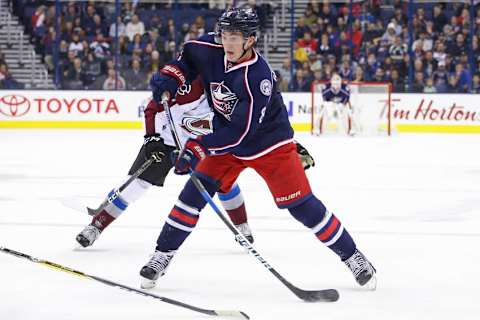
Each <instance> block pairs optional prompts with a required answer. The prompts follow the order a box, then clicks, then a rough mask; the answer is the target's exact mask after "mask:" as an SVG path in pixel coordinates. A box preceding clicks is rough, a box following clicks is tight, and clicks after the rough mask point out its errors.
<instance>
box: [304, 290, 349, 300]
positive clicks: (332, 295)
mask: <svg viewBox="0 0 480 320" xmlns="http://www.w3.org/2000/svg"><path fill="white" fill-rule="evenodd" d="M295 294H296V295H297V297H299V298H300V299H302V300H303V301H306V302H335V301H337V300H338V299H339V298H340V295H339V294H338V291H337V290H335V289H325V290H312V291H310V290H300V289H299V290H297V291H295Z"/></svg>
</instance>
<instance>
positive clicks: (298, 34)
mask: <svg viewBox="0 0 480 320" xmlns="http://www.w3.org/2000/svg"><path fill="white" fill-rule="evenodd" d="M307 31H310V28H309V27H308V26H306V24H305V18H304V17H300V18H298V21H297V26H296V27H295V39H296V40H298V39H302V38H303V36H304V34H305V32H307Z"/></svg>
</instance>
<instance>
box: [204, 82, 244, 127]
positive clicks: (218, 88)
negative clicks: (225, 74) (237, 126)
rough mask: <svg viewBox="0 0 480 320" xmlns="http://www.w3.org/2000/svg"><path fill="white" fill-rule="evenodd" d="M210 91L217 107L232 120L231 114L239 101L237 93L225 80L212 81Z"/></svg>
mask: <svg viewBox="0 0 480 320" xmlns="http://www.w3.org/2000/svg"><path fill="white" fill-rule="evenodd" d="M210 92H211V94H212V101H213V106H214V107H215V109H216V110H217V111H218V112H220V113H221V114H222V115H223V116H224V117H225V118H227V120H228V121H230V116H231V115H232V113H233V110H235V106H236V105H237V102H238V98H237V95H236V94H235V93H233V92H232V91H231V90H230V89H229V88H228V87H227V86H226V85H224V84H223V81H222V82H221V83H218V82H212V83H210Z"/></svg>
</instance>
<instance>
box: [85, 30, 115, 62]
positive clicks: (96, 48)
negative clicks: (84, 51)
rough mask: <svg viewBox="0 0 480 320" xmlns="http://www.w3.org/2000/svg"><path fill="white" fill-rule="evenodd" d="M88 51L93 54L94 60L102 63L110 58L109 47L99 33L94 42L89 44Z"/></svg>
mask: <svg viewBox="0 0 480 320" xmlns="http://www.w3.org/2000/svg"><path fill="white" fill-rule="evenodd" d="M90 50H91V51H92V52H93V54H94V56H95V58H97V59H99V60H100V61H104V60H105V59H107V58H108V57H109V56H110V54H111V53H110V45H109V44H108V42H107V41H106V40H105V38H104V37H103V34H101V33H99V34H98V35H97V38H96V40H95V41H93V42H92V44H90Z"/></svg>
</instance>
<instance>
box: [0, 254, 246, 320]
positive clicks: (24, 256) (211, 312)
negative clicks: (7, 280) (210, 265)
mask: <svg viewBox="0 0 480 320" xmlns="http://www.w3.org/2000/svg"><path fill="white" fill-rule="evenodd" d="M0 251H2V252H4V253H6V254H10V255H12V256H15V257H17V258H22V259H26V260H29V261H31V262H35V263H38V264H42V265H44V266H47V267H50V268H53V269H55V270H59V271H63V272H66V273H69V274H73V275H75V276H78V277H80V278H85V279H90V280H95V281H98V282H101V283H103V284H106V285H108V286H111V287H116V288H119V289H122V290H125V291H129V292H133V293H136V294H139V295H141V296H144V297H150V298H154V299H157V300H160V301H162V302H165V303H169V304H173V305H174V306H177V307H181V308H185V309H189V310H192V311H195V312H199V313H203V314H207V315H210V316H224V317H236V318H242V319H250V317H249V316H248V315H247V314H246V313H245V312H243V311H236V310H211V309H203V308H198V307H195V306H192V305H190V304H187V303H184V302H180V301H177V300H173V299H170V298H166V297H161V296H157V295H155V294H152V293H149V292H145V291H142V290H138V289H135V288H131V287H128V286H126V285H123V284H120V283H118V282H114V281H111V280H107V279H103V278H100V277H97V276H93V275H90V274H86V273H83V272H81V271H77V270H74V269H71V268H69V267H65V266H62V265H60V264H57V263H54V262H50V261H47V260H43V259H37V258H35V257H32V256H30V255H28V254H25V253H21V252H18V251H15V250H12V249H8V248H5V247H2V246H0Z"/></svg>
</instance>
